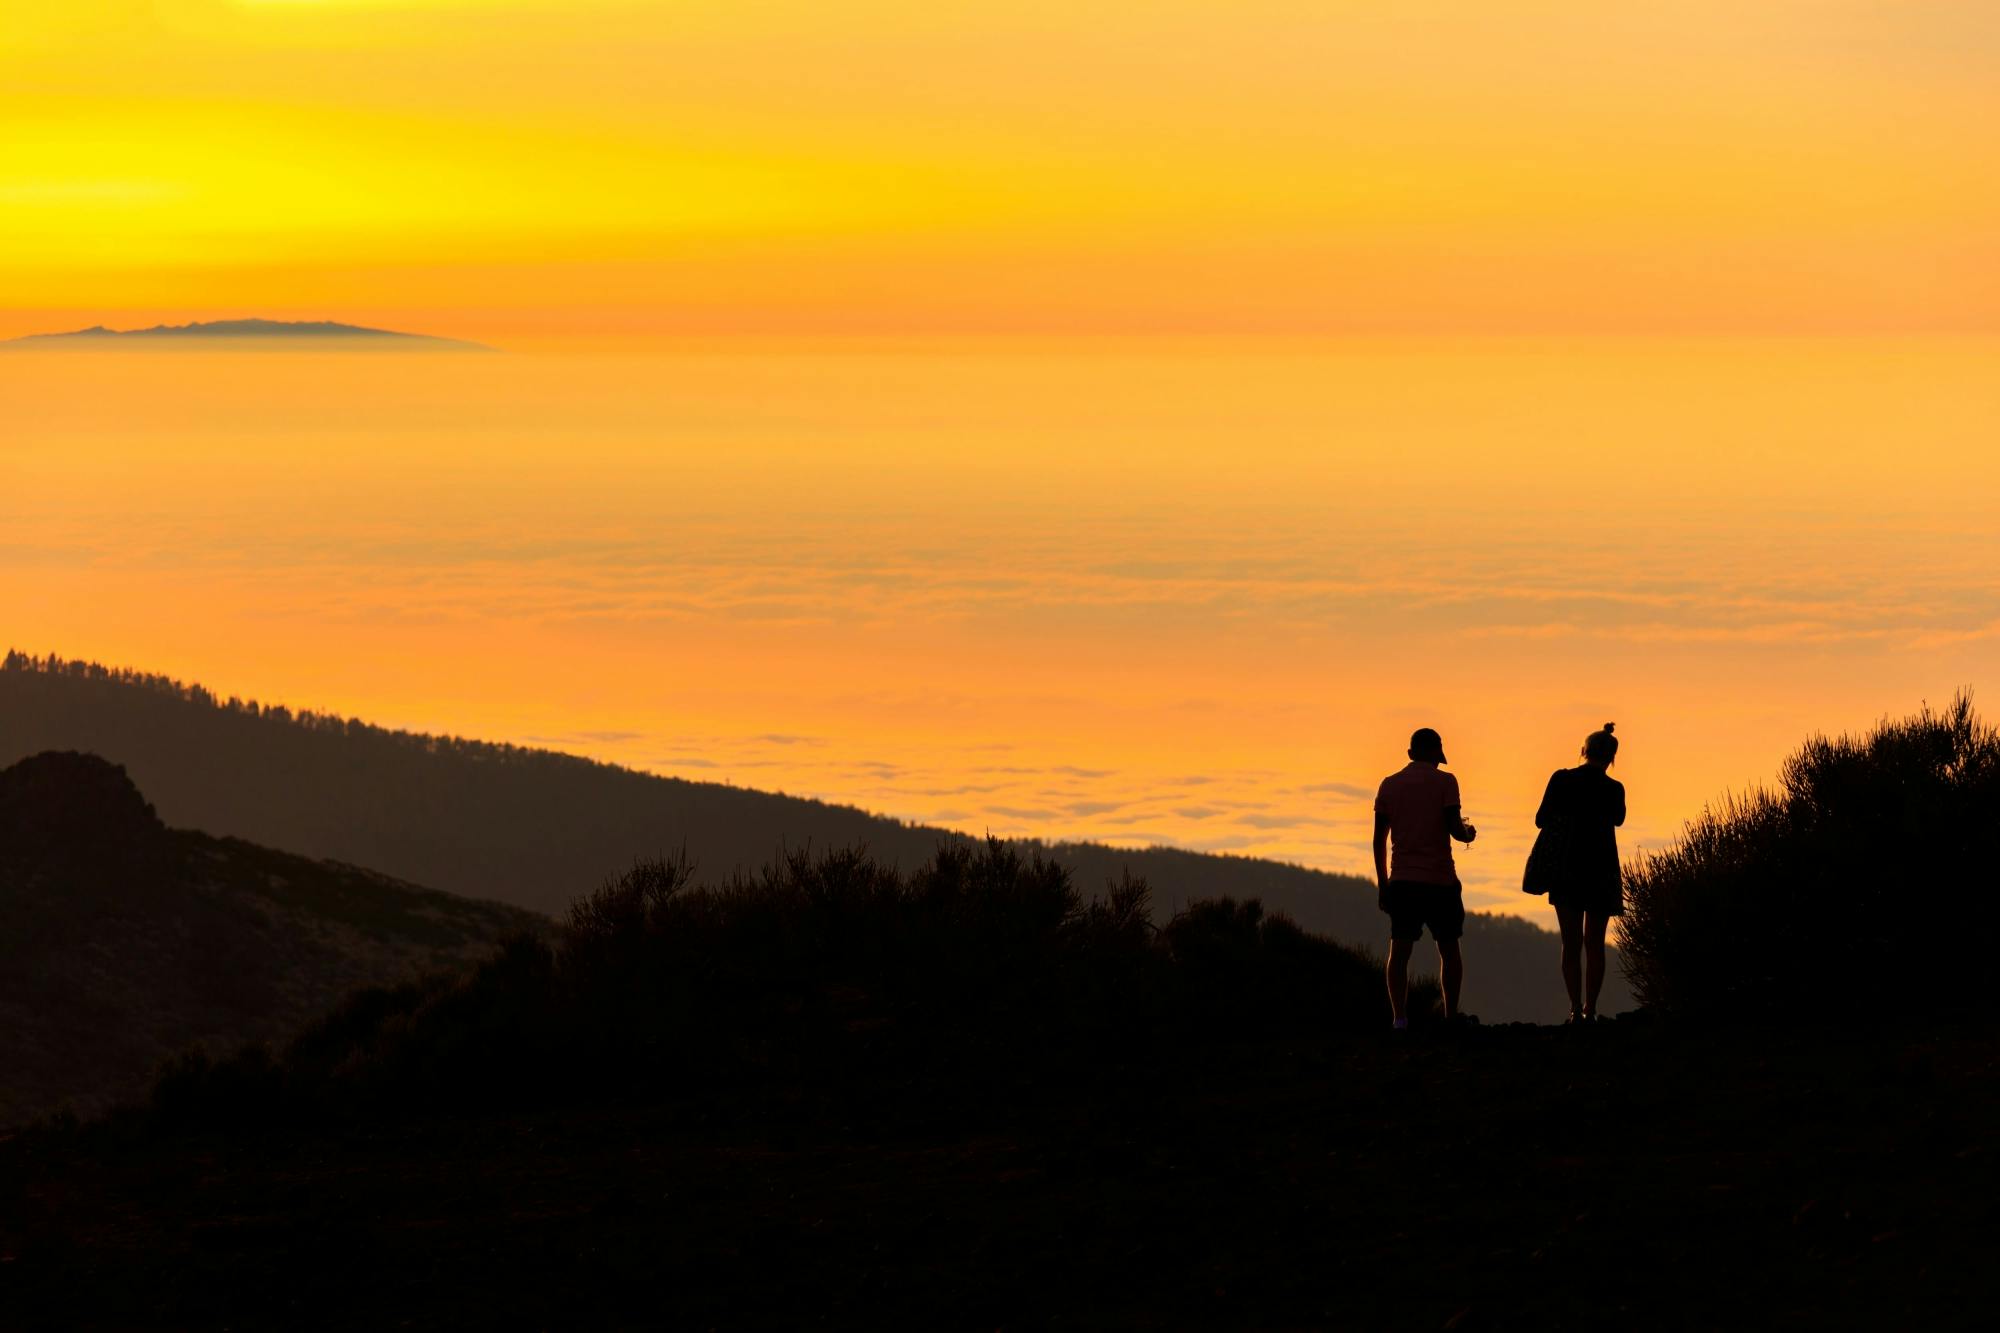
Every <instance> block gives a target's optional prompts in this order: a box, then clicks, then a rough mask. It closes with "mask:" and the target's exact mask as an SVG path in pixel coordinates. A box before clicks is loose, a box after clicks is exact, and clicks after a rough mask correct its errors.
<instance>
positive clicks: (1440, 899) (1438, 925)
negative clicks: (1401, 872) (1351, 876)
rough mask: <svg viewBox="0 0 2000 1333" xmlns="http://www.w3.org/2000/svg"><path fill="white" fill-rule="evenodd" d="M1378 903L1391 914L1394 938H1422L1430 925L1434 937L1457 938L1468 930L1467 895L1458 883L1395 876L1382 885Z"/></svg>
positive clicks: (1391, 928) (1390, 926) (1390, 932)
mask: <svg viewBox="0 0 2000 1333" xmlns="http://www.w3.org/2000/svg"><path fill="white" fill-rule="evenodd" d="M1376 905H1377V906H1379V907H1380V908H1381V909H1382V910H1383V911H1385V912H1387V913H1388V914H1389V938H1390V939H1392V940H1420V939H1422V938H1423V937H1424V928H1425V927H1426V926H1428V927H1429V928H1430V932H1431V938H1432V939H1434V940H1440V941H1442V940H1455V939H1457V938H1458V937H1459V936H1460V935H1463V934H1464V933H1465V897H1464V895H1463V894H1461V893H1460V892H1459V888H1458V885H1456V884H1424V883H1420V882H1419V881H1417V880H1414V879H1392V880H1390V881H1389V882H1388V883H1387V884H1384V885H1383V886H1382V889H1381V892H1380V894H1379V895H1378V897H1377V899H1376Z"/></svg>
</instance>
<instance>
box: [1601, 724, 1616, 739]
mask: <svg viewBox="0 0 2000 1333" xmlns="http://www.w3.org/2000/svg"><path fill="white" fill-rule="evenodd" d="M1617 729H1618V724H1617V723H1616V722H1606V723H1605V724H1604V734H1605V735H1607V736H1609V735H1610V734H1611V733H1612V732H1613V731H1616V730H1617Z"/></svg>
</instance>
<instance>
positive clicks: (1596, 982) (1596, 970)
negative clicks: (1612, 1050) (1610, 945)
mask: <svg viewBox="0 0 2000 1333" xmlns="http://www.w3.org/2000/svg"><path fill="white" fill-rule="evenodd" d="M1610 925H1611V918H1610V917H1608V916H1605V915H1604V914H1603V913H1601V912H1592V913H1591V914H1590V915H1589V916H1586V917H1585V918H1584V919H1583V965H1584V985H1585V987H1586V988H1587V991H1588V998H1587V999H1586V1000H1585V1002H1584V1006H1583V1012H1584V1016H1585V1017H1586V1018H1595V1017H1597V993H1598V992H1599V991H1601V990H1603V989H1604V932H1605V930H1606V929H1607V928H1609V926H1610ZM1571 993H1572V994H1574V993H1575V992H1574V991H1572V992H1571Z"/></svg>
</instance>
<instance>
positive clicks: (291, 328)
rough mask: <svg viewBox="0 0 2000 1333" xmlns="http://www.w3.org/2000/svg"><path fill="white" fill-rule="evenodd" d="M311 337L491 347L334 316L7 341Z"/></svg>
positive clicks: (97, 329) (99, 329)
mask: <svg viewBox="0 0 2000 1333" xmlns="http://www.w3.org/2000/svg"><path fill="white" fill-rule="evenodd" d="M220 338H242V339H258V340H263V339H285V340H291V339H311V340H315V341H325V340H348V339H352V340H357V341H367V342H369V343H370V344H371V345H372V344H379V343H381V342H383V341H385V340H388V341H393V342H395V343H397V344H398V345H408V346H411V347H422V348H425V349H427V350H431V349H435V350H454V351H478V352H490V351H492V350H493V349H492V348H490V347H488V346H486V345H485V344H484V343H475V342H467V341H465V340H463V339H459V338H440V337H437V336H435V335H433V334H428V333H403V332H400V331H398V330H395V329H371V328H365V327H363V326H361V325H359V324H340V323H336V322H335V321H333V320H328V319H316V320H279V319H217V320H210V321H208V322H206V323H201V322H197V323H191V324H155V325H153V327H151V328H149V329H110V328H106V327H105V326H104V325H102V324H93V325H92V326H91V327H89V328H87V329H72V330H70V331H69V332H66V333H31V334H28V335H27V336H26V337H22V338H14V339H10V340H9V341H10V342H12V343H15V344H20V343H109V342H120V343H122V342H126V341H129V340H135V339H139V340H146V341H155V340H158V341H178V340H182V339H197V340H198V339H220Z"/></svg>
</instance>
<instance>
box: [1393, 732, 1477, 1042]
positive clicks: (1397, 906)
mask: <svg viewBox="0 0 2000 1333" xmlns="http://www.w3.org/2000/svg"><path fill="white" fill-rule="evenodd" d="M1446 762H1449V761H1447V760H1446V759H1445V757H1444V741H1443V740H1442V739H1441V738H1440V737H1439V736H1438V734H1437V733H1436V732H1435V731H1432V730H1431V729H1430V728H1429V727H1423V728H1420V729H1419V730H1417V731H1416V732H1415V733H1413V734H1412V735H1411V737H1410V762H1409V765H1408V767H1406V768H1404V769H1403V770H1402V771H1401V772H1398V773H1391V774H1390V775H1389V776H1388V777H1386V778H1383V779H1382V787H1381V790H1379V791H1378V792H1376V794H1375V883H1376V884H1377V886H1379V890H1380V892H1379V895H1378V897H1377V898H1376V905H1377V906H1378V907H1380V908H1381V909H1382V910H1383V911H1384V912H1387V913H1388V914H1389V968H1388V980H1389V1012H1390V1013H1391V1014H1392V1015H1393V1016H1394V1018H1395V1025H1396V1027H1397V1028H1398V1029H1399V1030H1400V1029H1402V1028H1407V1027H1408V1026H1409V1025H1410V1018H1409V1013H1408V1006H1409V998H1410V952H1411V950H1412V949H1413V948H1414V947H1415V946H1416V943H1417V941H1418V940H1420V939H1422V938H1423V934H1424V927H1426V926H1429V927H1430V932H1431V938H1432V939H1434V940H1436V941H1437V947H1438V974H1439V975H1438V980H1439V981H1440V982H1441V983H1442V985H1443V988H1444V1016H1445V1018H1446V1019H1447V1020H1451V1019H1455V1018H1457V1017H1458V990H1459V984H1460V983H1461V982H1463V981H1464V980H1465V960H1464V958H1462V957H1461V956H1460V955H1459V952H1458V937H1459V936H1460V935H1462V934H1464V933H1465V899H1464V896H1463V893H1462V892H1461V889H1460V885H1459V882H1458V870H1457V868H1456V867H1455V866H1453V865H1452V861H1451V840H1452V839H1453V838H1456V839H1458V840H1459V841H1460V842H1462V843H1465V844H1467V845H1468V846H1469V845H1471V842H1472V840H1473V838H1475V837H1476V836H1478V830H1477V829H1475V828H1473V827H1472V825H1470V824H1468V823H1466V822H1465V820H1464V819H1462V818H1460V813H1459V799H1458V779H1457V778H1456V777H1454V776H1453V775H1451V774H1450V773H1443V772H1440V771H1439V770H1438V765H1439V764H1442V763H1446ZM1392 839H1393V841H1394V844H1395V861H1394V864H1393V866H1392V865H1391V862H1390V843H1391V841H1392Z"/></svg>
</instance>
